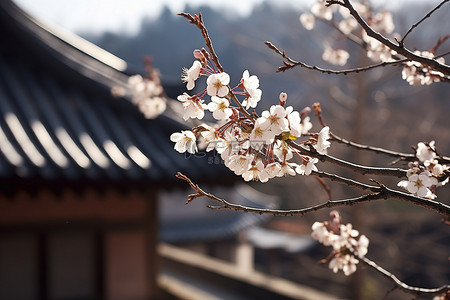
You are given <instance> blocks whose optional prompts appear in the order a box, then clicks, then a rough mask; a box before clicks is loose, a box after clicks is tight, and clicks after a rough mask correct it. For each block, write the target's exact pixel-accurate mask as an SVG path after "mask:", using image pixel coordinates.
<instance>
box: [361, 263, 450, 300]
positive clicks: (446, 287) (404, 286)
mask: <svg viewBox="0 0 450 300" xmlns="http://www.w3.org/2000/svg"><path fill="white" fill-rule="evenodd" d="M359 259H360V260H362V261H363V262H364V263H365V264H366V265H368V266H370V267H372V268H373V269H375V270H376V271H378V272H379V273H381V274H382V275H384V276H385V277H386V278H388V279H390V280H392V281H393V282H394V283H395V285H396V288H399V289H401V290H402V291H404V292H406V293H409V294H413V295H418V296H419V295H423V294H427V295H440V294H443V293H445V292H448V291H450V285H443V286H441V287H438V288H432V289H429V288H420V287H415V286H410V285H408V284H406V283H404V282H403V281H401V280H400V279H398V278H397V277H396V276H395V275H394V274H392V273H390V272H389V271H387V270H386V269H384V268H382V267H380V266H379V265H377V264H376V263H375V262H373V261H371V260H370V259H368V258H366V257H362V258H359Z"/></svg>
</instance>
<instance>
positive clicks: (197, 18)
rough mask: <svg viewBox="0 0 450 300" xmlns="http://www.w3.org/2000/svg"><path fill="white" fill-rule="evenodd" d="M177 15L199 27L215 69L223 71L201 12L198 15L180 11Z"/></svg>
mask: <svg viewBox="0 0 450 300" xmlns="http://www.w3.org/2000/svg"><path fill="white" fill-rule="evenodd" d="M178 15H179V16H182V17H184V18H186V19H188V20H189V23H191V24H194V25H195V26H197V28H198V29H200V31H201V33H202V36H203V39H204V40H205V42H206V47H208V50H209V54H210V55H211V59H212V60H213V62H214V64H215V65H216V67H217V69H218V70H219V71H220V72H223V67H222V65H221V64H220V62H219V58H218V57H217V54H216V51H214V47H213V45H212V42H211V38H210V37H209V33H208V30H207V29H206V26H205V24H204V23H203V16H202V13H199V14H198V15H194V16H192V15H191V14H188V13H180V14H178Z"/></svg>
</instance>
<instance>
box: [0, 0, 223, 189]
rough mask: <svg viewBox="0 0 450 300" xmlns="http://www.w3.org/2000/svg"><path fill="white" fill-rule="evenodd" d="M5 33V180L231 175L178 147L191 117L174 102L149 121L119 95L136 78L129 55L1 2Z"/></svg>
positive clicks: (0, 83)
mask: <svg viewBox="0 0 450 300" xmlns="http://www.w3.org/2000/svg"><path fill="white" fill-rule="evenodd" d="M0 38H1V40H2V42H1V43H0V182H1V183H2V188H5V187H6V186H7V185H9V184H14V183H16V184H17V182H18V181H19V184H23V182H24V181H26V182H27V184H35V185H39V184H42V183H43V182H47V183H48V182H53V184H55V183H57V182H59V181H64V182H65V183H66V184H67V182H79V181H83V182H85V181H109V182H115V183H117V184H127V183H128V182H130V181H133V182H142V183H143V184H158V185H161V184H170V183H171V182H173V181H174V180H176V179H175V177H174V175H175V173H176V171H182V172H184V173H186V174H188V175H189V176H191V177H192V178H193V179H196V180H205V179H206V180H209V181H214V180H217V179H218V178H223V176H224V174H231V172H229V171H226V170H225V169H224V168H222V166H215V167H214V168H211V164H210V163H211V161H208V159H205V158H202V159H198V158H196V157H191V158H190V159H184V157H183V155H181V154H179V153H177V152H175V151H174V150H173V143H172V142H171V141H170V140H169V136H170V134H171V133H172V132H175V131H179V130H180V129H183V128H184V127H185V125H184V124H183V123H182V122H180V119H179V118H178V117H176V115H175V114H174V113H173V111H171V110H170V109H169V111H168V113H166V114H164V115H161V116H159V117H158V118H156V119H153V120H147V119H145V118H144V117H143V115H142V114H141V113H140V112H139V111H138V109H137V108H136V107H135V106H134V105H133V104H132V103H131V102H130V101H126V100H125V99H123V98H114V97H113V96H112V95H111V92H110V90H111V88H112V87H113V86H124V85H125V84H126V82H127V79H128V76H127V75H126V66H127V65H126V63H125V62H124V61H122V60H121V59H119V58H117V57H115V56H113V55H111V54H109V53H107V52H106V51H104V50H102V49H100V48H98V47H96V46H94V45H92V44H90V43H89V42H87V41H85V40H82V39H81V38H79V37H77V36H74V35H72V34H69V33H61V31H60V30H58V29H55V28H53V27H50V26H47V25H44V24H42V23H40V22H38V21H36V20H35V19H33V18H32V17H30V16H28V15H27V14H26V13H24V12H23V11H22V10H21V9H19V8H18V7H17V6H16V5H15V4H14V3H12V2H11V1H0ZM169 102H170V101H169ZM169 106H170V105H169ZM183 184H184V183H183Z"/></svg>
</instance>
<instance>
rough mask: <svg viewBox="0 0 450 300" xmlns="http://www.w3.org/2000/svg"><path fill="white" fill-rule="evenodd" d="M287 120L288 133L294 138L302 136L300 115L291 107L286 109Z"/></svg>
mask: <svg viewBox="0 0 450 300" xmlns="http://www.w3.org/2000/svg"><path fill="white" fill-rule="evenodd" d="M286 114H287V116H286V117H287V120H288V122H289V131H290V133H291V134H292V135H293V136H295V137H297V138H298V137H300V136H301V135H302V125H301V119H300V114H299V113H298V111H294V108H293V107H292V106H288V107H286Z"/></svg>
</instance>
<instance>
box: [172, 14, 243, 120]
mask: <svg viewBox="0 0 450 300" xmlns="http://www.w3.org/2000/svg"><path fill="white" fill-rule="evenodd" d="M178 15H179V16H182V17H184V18H186V19H187V20H189V23H191V24H194V25H195V26H197V28H198V29H200V31H201V33H202V36H203V39H204V40H205V43H206V47H208V50H209V54H210V55H211V59H212V61H213V62H214V64H215V65H216V67H217V69H218V70H219V71H220V72H223V71H224V69H223V67H222V65H221V64H220V62H219V58H218V56H217V54H216V52H215V51H214V47H213V44H212V41H211V38H210V37H209V33H208V30H207V29H206V26H205V24H204V23H203V16H202V13H199V14H198V15H194V16H192V15H191V14H189V13H179V14H178ZM228 97H229V98H230V99H232V100H233V101H234V102H235V103H236V105H237V106H238V109H239V111H240V112H241V113H242V114H244V115H245V116H246V117H247V118H251V115H250V114H249V113H248V112H247V110H245V109H244V107H243V106H242V104H241V103H240V102H239V100H238V99H237V98H236V96H235V95H234V94H233V93H232V92H229V93H228Z"/></svg>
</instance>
